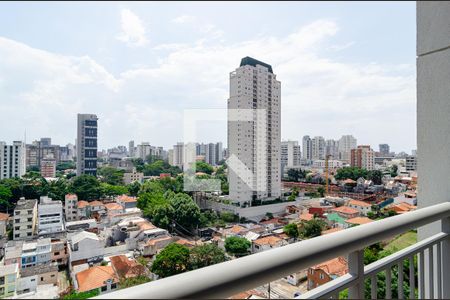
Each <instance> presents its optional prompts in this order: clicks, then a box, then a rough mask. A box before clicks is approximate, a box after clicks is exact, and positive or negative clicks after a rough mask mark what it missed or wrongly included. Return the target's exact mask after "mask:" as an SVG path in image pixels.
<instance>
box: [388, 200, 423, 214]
mask: <svg viewBox="0 0 450 300" xmlns="http://www.w3.org/2000/svg"><path fill="white" fill-rule="evenodd" d="M416 209H417V206H415V205H411V204H409V203H407V202H402V203H398V204H394V205H391V206H389V210H393V211H395V212H396V213H397V214H404V213H407V212H409V211H413V210H416Z"/></svg>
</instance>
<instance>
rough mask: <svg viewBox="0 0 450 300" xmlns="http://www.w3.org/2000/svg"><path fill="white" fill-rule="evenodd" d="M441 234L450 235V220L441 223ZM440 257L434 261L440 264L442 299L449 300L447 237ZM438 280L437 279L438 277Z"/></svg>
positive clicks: (448, 239) (448, 248) (449, 279)
mask: <svg viewBox="0 0 450 300" xmlns="http://www.w3.org/2000/svg"><path fill="white" fill-rule="evenodd" d="M441 226H442V232H445V233H450V218H444V219H442V221H441ZM441 245H442V248H441V251H440V252H441V255H440V257H436V261H437V262H438V263H439V260H440V262H441V267H440V269H441V270H440V271H441V274H442V276H441V277H440V279H441V282H440V283H441V284H440V286H441V287H442V294H441V296H442V299H450V284H449V282H450V237H447V238H446V239H444V240H443V241H442V244H441ZM438 279H439V277H438Z"/></svg>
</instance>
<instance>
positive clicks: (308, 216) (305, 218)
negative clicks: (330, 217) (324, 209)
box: [300, 213, 314, 221]
mask: <svg viewBox="0 0 450 300" xmlns="http://www.w3.org/2000/svg"><path fill="white" fill-rule="evenodd" d="M312 219H314V215H313V214H310V213H304V214H301V215H300V220H302V221H311V220H312Z"/></svg>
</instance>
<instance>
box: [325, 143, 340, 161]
mask: <svg viewBox="0 0 450 300" xmlns="http://www.w3.org/2000/svg"><path fill="white" fill-rule="evenodd" d="M325 144H326V146H325V154H326V155H331V156H332V157H333V159H338V158H339V142H338V141H336V140H332V139H330V140H327V141H326V142H325Z"/></svg>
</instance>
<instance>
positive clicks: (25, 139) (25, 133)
mask: <svg viewBox="0 0 450 300" xmlns="http://www.w3.org/2000/svg"><path fill="white" fill-rule="evenodd" d="M23 140H24V141H23V142H24V143H25V144H26V143H27V129H26V128H25V131H24V133H23Z"/></svg>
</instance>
